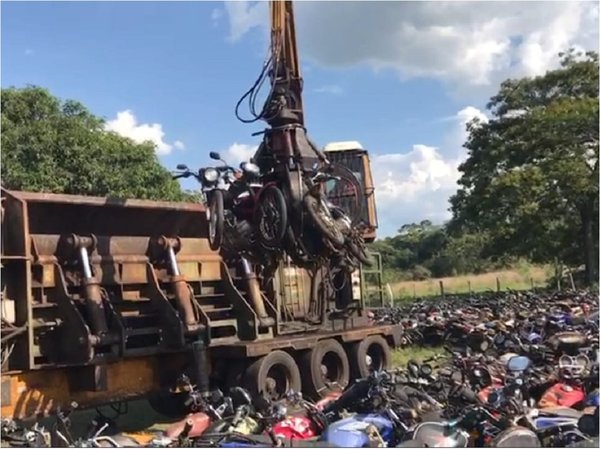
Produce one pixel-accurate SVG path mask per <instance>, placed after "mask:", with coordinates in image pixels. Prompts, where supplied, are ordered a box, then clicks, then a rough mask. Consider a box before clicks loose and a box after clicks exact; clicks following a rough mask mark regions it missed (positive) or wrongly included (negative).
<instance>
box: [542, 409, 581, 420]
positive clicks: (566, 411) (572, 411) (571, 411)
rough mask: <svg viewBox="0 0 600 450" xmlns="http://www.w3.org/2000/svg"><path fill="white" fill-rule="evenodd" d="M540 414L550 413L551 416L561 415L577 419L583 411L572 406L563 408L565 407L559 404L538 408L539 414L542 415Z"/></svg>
mask: <svg viewBox="0 0 600 450" xmlns="http://www.w3.org/2000/svg"><path fill="white" fill-rule="evenodd" d="M542 414H544V415H551V416H563V417H569V418H572V419H579V418H580V417H581V416H582V415H583V412H581V411H577V410H576V409H573V408H565V407H561V406H556V407H550V408H543V409H540V415H542Z"/></svg>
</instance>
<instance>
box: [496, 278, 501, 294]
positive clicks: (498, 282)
mask: <svg viewBox="0 0 600 450" xmlns="http://www.w3.org/2000/svg"><path fill="white" fill-rule="evenodd" d="M496 291H498V292H500V278H498V277H496Z"/></svg>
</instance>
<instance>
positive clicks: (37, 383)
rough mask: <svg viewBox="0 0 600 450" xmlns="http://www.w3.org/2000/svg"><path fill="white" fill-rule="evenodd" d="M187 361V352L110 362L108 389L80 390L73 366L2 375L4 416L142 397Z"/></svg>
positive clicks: (45, 413) (39, 413)
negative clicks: (171, 371) (74, 379)
mask: <svg viewBox="0 0 600 450" xmlns="http://www.w3.org/2000/svg"><path fill="white" fill-rule="evenodd" d="M184 362H185V358H184V357H183V355H179V354H173V355H169V356H166V357H161V358H133V359H128V360H123V361H119V362H116V363H113V364H107V365H106V367H105V370H106V380H105V382H106V390H104V391H91V390H84V391H80V390H77V386H76V384H75V383H72V382H70V378H72V376H73V374H74V372H73V369H72V368H56V369H46V370H36V371H28V372H19V373H12V374H11V373H9V374H2V417H13V418H18V419H26V418H31V417H33V416H35V415H48V414H50V413H52V412H53V411H55V410H56V408H57V407H59V406H62V407H63V409H64V407H67V406H68V405H69V404H70V403H71V402H72V401H75V402H77V403H78V404H79V405H80V406H81V407H82V408H85V407H89V406H97V405H101V404H105V403H107V402H113V401H118V400H125V399H132V398H136V397H140V396H142V395H145V394H147V393H149V392H151V391H154V390H157V389H158V388H159V385H160V375H161V374H163V373H165V370H167V369H168V370H174V371H177V370H182V369H183V365H184ZM5 387H6V388H8V389H6V390H5ZM5 400H8V401H6V402H5Z"/></svg>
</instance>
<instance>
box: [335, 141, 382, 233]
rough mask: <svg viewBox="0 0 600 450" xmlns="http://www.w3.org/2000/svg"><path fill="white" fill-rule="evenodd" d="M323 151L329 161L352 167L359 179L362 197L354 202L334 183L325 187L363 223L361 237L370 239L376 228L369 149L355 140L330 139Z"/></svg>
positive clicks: (337, 202)
mask: <svg viewBox="0 0 600 450" xmlns="http://www.w3.org/2000/svg"><path fill="white" fill-rule="evenodd" d="M323 151H324V153H325V154H326V155H327V158H328V159H329V160H330V161H331V162H332V163H334V164H339V165H342V166H344V167H346V168H347V169H349V170H350V171H352V173H353V174H354V175H355V176H356V178H357V180H358V181H359V183H360V186H361V192H360V195H361V196H362V197H363V198H362V201H360V202H356V198H355V197H354V195H351V196H347V195H345V193H344V192H343V190H342V189H336V188H335V186H334V185H332V188H331V189H328V190H327V192H326V193H327V197H328V198H329V199H330V200H331V202H332V203H334V204H336V205H338V206H340V207H341V208H343V209H344V210H346V211H347V212H348V214H350V216H351V217H358V218H359V219H360V222H361V223H362V225H363V226H364V230H365V231H364V233H363V237H364V239H365V241H366V242H372V241H374V240H375V237H376V230H377V209H376V206H375V187H374V186H373V177H372V175H371V163H370V160H369V152H368V151H367V150H365V149H364V148H363V146H362V145H361V144H360V142H358V141H344V142H331V143H329V144H327V145H326V146H325V147H324V148H323Z"/></svg>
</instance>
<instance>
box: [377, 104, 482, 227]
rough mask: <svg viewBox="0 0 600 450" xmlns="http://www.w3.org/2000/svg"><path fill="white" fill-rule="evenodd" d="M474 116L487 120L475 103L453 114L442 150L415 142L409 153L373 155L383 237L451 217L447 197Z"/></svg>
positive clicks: (455, 186) (462, 155)
mask: <svg viewBox="0 0 600 450" xmlns="http://www.w3.org/2000/svg"><path fill="white" fill-rule="evenodd" d="M474 117H477V118H479V119H480V120H481V121H482V122H485V121H487V117H486V116H485V114H483V113H482V112H481V111H480V110H479V109H477V108H475V107H472V106H467V107H466V108H463V109H462V110H460V111H459V112H458V113H457V114H456V115H455V116H453V121H454V123H455V125H454V126H453V127H452V129H451V131H450V132H449V133H448V134H447V135H446V136H445V138H444V148H443V154H442V151H441V150H442V149H438V148H434V147H431V146H428V145H424V144H416V145H413V147H412V149H411V150H410V151H408V152H406V153H391V154H383V155H373V156H372V158H371V170H372V174H373V179H374V182H375V197H376V200H377V211H378V218H379V225H380V227H379V233H378V234H379V235H380V236H381V237H385V236H386V235H393V234H395V233H396V231H397V230H398V229H399V228H400V227H401V226H402V225H403V224H405V223H411V222H420V221H421V220H423V219H429V220H431V221H432V222H434V223H441V222H443V221H445V220H447V219H449V218H450V212H449V211H448V208H449V206H450V205H449V203H448V199H449V197H450V196H451V195H453V194H454V193H455V192H456V189H457V184H456V182H457V181H458V178H459V177H460V172H459V170H458V166H459V165H460V163H461V162H462V161H463V160H464V159H465V157H466V152H465V150H464V149H462V148H461V147H462V144H463V143H464V141H465V139H466V137H467V132H466V128H465V127H466V124H467V123H468V122H470V121H471V119H473V118H474ZM444 155H446V156H444Z"/></svg>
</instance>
